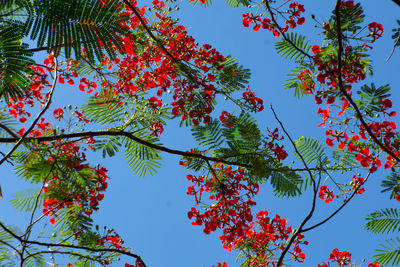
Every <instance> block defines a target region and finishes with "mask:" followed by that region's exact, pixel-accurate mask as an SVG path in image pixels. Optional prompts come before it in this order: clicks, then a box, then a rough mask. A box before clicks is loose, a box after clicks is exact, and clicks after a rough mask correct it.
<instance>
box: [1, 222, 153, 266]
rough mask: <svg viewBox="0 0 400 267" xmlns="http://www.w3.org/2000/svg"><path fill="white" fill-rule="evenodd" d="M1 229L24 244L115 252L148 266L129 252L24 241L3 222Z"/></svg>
mask: <svg viewBox="0 0 400 267" xmlns="http://www.w3.org/2000/svg"><path fill="white" fill-rule="evenodd" d="M0 227H1V228H3V229H4V230H5V231H6V232H7V233H9V234H10V235H11V236H13V237H14V238H15V239H17V240H18V241H19V242H21V243H22V244H33V245H39V246H45V247H63V248H71V249H82V250H87V251H91V252H115V253H118V254H123V255H126V256H130V257H133V258H135V259H137V260H138V261H139V262H140V263H141V264H143V266H146V264H145V263H144V262H143V260H142V258H141V257H140V256H139V255H136V254H134V253H131V252H129V251H125V250H120V249H114V248H99V249H97V248H91V247H85V246H79V245H68V244H53V243H47V242H38V241H32V240H24V239H23V238H22V237H20V236H18V235H16V234H15V233H14V232H13V231H11V230H10V229H8V227H6V226H5V225H4V224H3V223H2V222H1V221H0Z"/></svg>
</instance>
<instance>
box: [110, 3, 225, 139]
mask: <svg viewBox="0 0 400 267" xmlns="http://www.w3.org/2000/svg"><path fill="white" fill-rule="evenodd" d="M132 5H134V6H135V7H136V5H137V3H136V2H133V3H132ZM163 6H164V2H162V1H153V8H154V10H155V15H156V16H155V18H156V21H155V22H154V24H153V25H152V27H155V28H157V31H158V32H159V33H160V35H159V38H161V39H162V40H160V41H162V43H163V46H164V48H165V50H164V49H162V48H160V47H159V46H158V44H156V43H153V44H146V45H145V46H143V45H142V44H141V40H139V39H136V37H135V36H133V35H132V36H125V37H124V38H122V37H121V39H122V40H123V42H124V46H125V52H126V55H125V57H124V58H123V59H121V60H116V61H114V63H115V65H116V66H117V67H118V73H117V74H118V82H117V83H115V85H113V87H114V88H115V91H114V94H115V95H116V96H117V97H119V98H121V99H123V98H124V95H128V96H131V95H135V94H137V93H139V92H146V91H148V90H150V89H152V90H156V94H157V96H151V97H150V99H149V102H150V105H151V106H152V107H154V108H159V107H161V105H162V101H163V99H162V98H161V97H162V96H163V93H164V92H167V91H171V92H173V96H172V98H173V101H172V102H171V103H170V104H171V105H172V107H173V109H172V114H173V115H174V116H182V120H186V119H190V120H191V121H192V123H193V124H195V125H198V124H199V123H200V122H203V123H205V124H207V123H208V122H209V121H210V120H211V118H210V116H209V114H210V113H211V112H212V110H213V105H212V101H213V99H214V98H215V95H216V93H217V91H216V88H215V86H214V85H213V82H214V79H215V77H214V75H213V74H212V72H211V71H212V70H221V69H222V68H224V65H223V61H224V60H225V58H224V57H223V56H222V55H221V54H220V53H219V52H217V51H216V50H215V49H212V48H211V46H210V45H207V44H205V45H202V46H198V45H196V43H195V39H194V38H192V37H191V36H189V35H188V33H187V31H186V29H185V27H184V26H182V25H178V24H177V23H176V21H175V20H173V19H172V18H170V17H167V16H165V15H161V12H162V10H161V8H162V7H163ZM127 10H129V8H128V9H127ZM137 10H138V11H139V12H140V13H141V14H142V15H144V14H145V12H146V7H143V8H141V9H137ZM127 14H128V15H129V16H130V18H131V19H130V20H129V21H128V22H124V25H123V26H124V27H126V28H127V29H128V28H129V29H138V28H143V27H144V26H143V25H142V22H141V21H139V20H137V17H136V16H135V15H132V14H131V11H125V12H123V13H121V16H122V15H127ZM144 22H145V23H147V20H145V19H144ZM138 47H141V48H140V49H138ZM167 51H168V52H167ZM184 62H189V63H190V64H192V66H189V65H185V66H184V64H186V63H184ZM110 64H112V63H110ZM192 67H194V68H196V70H197V71H198V74H193V73H194V72H192V71H191V70H190V68H192ZM182 74H183V75H182ZM186 76H187V77H186ZM200 98H201V101H199V99H200ZM160 132H161V131H160ZM160 132H159V133H160Z"/></svg>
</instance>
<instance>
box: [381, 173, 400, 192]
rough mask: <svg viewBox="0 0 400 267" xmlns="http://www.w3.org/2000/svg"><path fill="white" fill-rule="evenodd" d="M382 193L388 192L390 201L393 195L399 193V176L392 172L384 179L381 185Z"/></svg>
mask: <svg viewBox="0 0 400 267" xmlns="http://www.w3.org/2000/svg"><path fill="white" fill-rule="evenodd" d="M381 187H382V188H383V189H382V191H381V192H382V193H383V192H388V191H389V192H390V199H392V198H394V197H395V194H396V193H398V192H399V191H400V174H398V173H397V172H394V171H392V173H391V174H390V175H388V176H386V177H385V179H384V180H382V183H381Z"/></svg>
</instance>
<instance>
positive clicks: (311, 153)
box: [294, 136, 325, 164]
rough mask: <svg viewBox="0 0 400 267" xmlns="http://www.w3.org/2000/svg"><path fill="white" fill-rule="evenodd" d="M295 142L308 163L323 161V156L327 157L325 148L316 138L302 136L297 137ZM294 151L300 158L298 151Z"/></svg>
mask: <svg viewBox="0 0 400 267" xmlns="http://www.w3.org/2000/svg"><path fill="white" fill-rule="evenodd" d="M295 143H296V147H297V149H298V151H299V153H300V154H301V155H302V157H303V158H304V160H305V162H306V163H307V164H311V163H313V162H315V161H321V160H322V158H323V157H325V148H324V147H323V146H322V145H321V144H320V142H319V141H318V140H316V139H314V138H310V137H304V136H302V137H300V138H299V139H297V140H296V141H295ZM294 153H295V155H296V157H297V158H299V159H300V156H299V155H298V154H297V153H296V152H294Z"/></svg>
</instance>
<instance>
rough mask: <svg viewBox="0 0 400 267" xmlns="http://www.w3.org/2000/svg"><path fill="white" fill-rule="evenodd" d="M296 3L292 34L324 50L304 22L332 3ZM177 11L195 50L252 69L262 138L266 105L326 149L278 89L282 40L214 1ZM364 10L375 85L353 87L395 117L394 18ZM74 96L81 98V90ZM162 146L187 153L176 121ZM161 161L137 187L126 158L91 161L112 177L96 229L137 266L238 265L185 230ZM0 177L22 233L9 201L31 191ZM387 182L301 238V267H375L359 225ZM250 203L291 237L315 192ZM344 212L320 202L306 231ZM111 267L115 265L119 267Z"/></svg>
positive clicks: (375, 183) (312, 116) (173, 166)
mask: <svg viewBox="0 0 400 267" xmlns="http://www.w3.org/2000/svg"><path fill="white" fill-rule="evenodd" d="M365 2H367V1H365ZM301 3H303V4H304V5H305V8H306V15H305V16H306V23H305V25H303V26H302V27H300V28H299V29H298V31H299V32H301V33H302V34H305V35H307V36H309V39H310V40H311V43H312V44H319V45H321V40H322V36H321V35H319V31H318V30H316V28H314V27H313V26H314V24H315V23H314V22H313V21H312V20H311V19H310V15H311V14H315V16H316V18H317V19H318V20H319V21H322V20H323V19H322V18H328V17H329V16H330V12H331V10H333V7H334V4H335V1H310V0H308V1H301ZM139 5H141V2H140V1H139ZM180 6H181V9H180V10H179V11H178V12H176V13H175V14H174V16H176V17H179V18H180V22H181V23H182V24H183V25H184V26H186V28H187V29H188V31H189V33H190V34H191V35H192V36H193V37H195V38H196V40H197V41H198V42H200V43H209V44H211V45H213V47H215V48H217V49H218V50H219V51H220V52H221V53H222V54H224V55H228V54H230V55H232V56H233V57H235V58H236V59H238V61H239V63H240V64H242V65H244V66H245V67H246V68H249V69H251V72H252V78H251V81H250V86H251V88H252V89H253V90H255V91H256V93H257V96H259V97H261V98H263V99H264V104H265V110H264V111H263V112H262V113H260V114H257V115H256V117H257V120H258V121H259V123H260V128H261V129H262V130H263V131H265V132H266V128H267V127H269V128H270V129H274V128H275V127H277V126H278V124H277V122H276V121H275V120H274V118H273V115H272V112H271V110H270V109H269V105H272V106H273V107H274V109H275V110H276V112H277V114H278V116H279V118H280V119H281V120H282V121H283V122H284V124H285V127H286V129H287V130H288V132H289V133H290V134H291V136H292V137H293V138H299V137H301V136H312V137H315V138H318V139H320V140H322V142H323V140H324V139H325V138H324V137H325V135H324V131H325V129H321V128H318V127H317V125H318V124H319V123H320V118H319V117H318V115H317V114H316V110H317V107H316V106H315V104H314V101H313V99H312V98H311V97H308V98H307V97H305V98H302V99H300V100H299V99H297V98H295V97H294V94H293V92H292V91H285V90H284V89H283V86H282V85H283V83H284V81H285V79H286V77H285V76H286V74H287V73H289V71H290V70H291V68H293V66H294V65H293V64H292V63H291V62H290V61H289V60H285V59H282V58H281V57H280V56H279V55H277V54H276V51H275V49H274V42H275V41H277V40H278V39H276V38H274V37H273V36H272V34H271V33H269V32H267V31H260V32H257V33H256V32H253V31H252V30H251V28H245V27H243V25H242V22H241V21H242V16H241V14H242V13H244V12H247V11H246V10H245V9H243V8H239V9H231V8H229V7H228V6H227V5H226V4H225V3H224V2H223V1H214V3H213V4H212V5H211V6H209V7H208V8H203V7H201V6H199V5H197V6H195V7H193V5H191V4H189V3H187V2H182V3H181V4H180ZM363 6H364V9H365V13H366V20H365V21H366V23H369V22H372V21H377V22H380V23H382V24H383V25H384V27H385V33H384V36H383V38H382V39H380V40H378V41H377V42H376V43H375V44H374V50H372V56H371V58H372V60H373V62H374V72H375V74H374V76H373V77H372V78H368V79H367V80H365V81H363V82H362V83H360V84H359V85H362V84H365V83H370V82H374V83H375V84H377V85H384V84H387V83H389V84H390V85H391V87H392V101H393V104H394V109H395V110H396V109H397V107H398V106H399V105H400V101H399V96H400V94H399V92H398V87H399V84H400V83H399V79H398V73H399V72H398V70H399V69H400V60H399V58H400V57H399V51H396V52H395V53H394V55H393V57H392V59H391V60H390V61H389V62H385V59H386V58H387V56H388V55H389V53H390V51H391V49H392V44H393V41H392V40H391V38H390V36H391V29H392V28H393V27H395V20H396V18H397V16H396V15H397V14H398V11H399V10H400V8H399V7H398V6H396V5H394V4H393V3H392V2H391V1H389V0H388V1H368V2H367V3H366V4H364V3H363ZM356 87H357V86H356ZM68 90H71V88H69V87H68V88H63V87H60V89H59V90H58V91H56V95H55V96H56V101H58V103H60V104H61V103H73V101H75V99H76V98H77V97H76V96H74V95H72V94H71V93H70V91H68ZM75 93H76V94H79V92H78V90H75V91H74V94H75ZM80 96H82V95H81V94H80ZM73 105H74V104H73ZM214 115H215V116H218V114H214ZM396 122H398V121H397V120H396ZM162 142H163V143H164V144H165V145H166V146H168V147H172V148H176V149H181V150H189V149H190V148H193V147H194V146H195V144H194V143H193V141H192V137H191V134H190V131H189V129H185V128H179V127H178V123H177V122H176V121H175V122H172V123H171V124H170V125H169V126H168V127H167V128H166V131H165V133H164V134H163V135H162ZM285 147H287V148H288V150H289V151H292V150H293V149H292V148H290V145H289V144H288V143H285ZM289 154H290V157H289V159H288V160H287V163H290V161H291V160H294V159H295V158H294V156H293V153H289ZM162 157H163V166H162V168H161V169H160V170H159V172H158V174H156V175H154V176H152V177H150V176H148V177H145V178H139V177H138V176H135V175H134V174H133V173H132V172H131V171H130V169H129V167H128V165H127V163H126V161H125V159H124V157H123V155H122V154H121V155H117V156H116V157H114V158H111V159H101V158H100V157H99V156H98V155H92V156H91V159H92V160H93V161H92V162H94V161H98V162H100V163H101V164H102V165H103V166H105V167H107V168H108V169H109V175H110V177H111V180H110V183H109V189H108V192H107V193H106V196H105V199H104V201H103V202H102V204H101V209H100V211H99V212H97V213H96V214H95V215H94V218H95V220H96V222H97V223H98V224H99V225H100V226H103V225H107V226H108V227H109V228H114V229H115V230H116V231H117V232H118V233H119V234H120V235H121V237H122V238H123V239H124V240H125V241H126V245H127V246H130V247H133V249H134V250H133V252H135V253H137V254H139V255H141V256H142V258H143V260H144V261H145V262H146V264H147V266H151V267H165V266H174V267H186V266H193V267H201V266H207V267H208V266H212V265H213V264H215V265H216V263H217V262H222V261H226V262H227V263H228V265H229V266H239V263H235V259H236V256H237V254H236V252H232V253H228V252H226V251H225V250H224V249H223V248H222V246H221V243H220V241H219V239H218V234H219V233H218V232H217V233H212V234H210V235H205V234H204V233H203V232H202V228H201V227H195V226H192V225H191V223H190V221H189V220H188V219H187V216H186V214H187V211H188V210H189V209H190V207H191V206H192V205H193V201H192V199H191V198H190V197H189V196H187V195H186V188H187V186H188V185H189V184H188V182H187V180H186V174H188V172H187V171H186V170H184V169H183V168H181V166H179V165H178V161H179V157H177V156H172V155H167V154H165V153H163V154H162ZM1 168H2V170H1V179H0V183H1V186H2V188H3V194H4V199H2V200H0V210H1V214H2V215H1V219H2V220H4V221H7V222H9V223H15V224H20V221H22V220H23V218H25V220H26V217H23V215H21V214H19V213H17V212H15V211H13V210H12V209H11V208H10V207H9V205H8V204H7V201H8V200H9V196H10V194H12V193H13V192H15V191H18V190H20V189H21V188H23V187H29V185H26V184H25V183H23V182H21V181H20V180H19V179H18V178H17V177H16V176H15V174H14V173H13V171H12V170H11V168H10V167H9V166H4V165H3V166H1ZM349 175H350V174H349ZM385 175H386V173H385V172H383V171H379V172H377V173H375V174H374V175H373V176H372V177H371V178H370V180H369V182H368V184H367V185H366V186H365V188H366V190H367V191H366V193H364V194H363V195H361V196H359V197H357V198H355V199H354V200H353V201H352V202H351V203H350V204H349V205H348V206H347V207H346V208H345V209H344V210H343V211H342V212H341V213H340V214H339V215H337V216H336V217H335V218H334V219H333V220H331V221H330V222H328V223H326V224H324V225H323V226H321V227H319V228H317V229H315V230H313V231H310V232H308V233H307V234H306V237H305V240H307V241H309V242H310V244H309V245H308V246H304V250H305V252H306V254H307V258H306V263H304V264H302V265H303V266H316V265H317V263H321V262H322V261H324V260H325V261H326V259H327V257H328V256H329V253H330V252H331V251H332V249H333V248H336V247H337V248H339V249H340V250H348V251H350V252H351V253H352V254H353V260H354V262H355V263H361V260H362V259H363V258H366V259H367V260H372V255H373V254H374V251H373V250H374V249H375V248H376V247H377V244H378V243H379V242H381V241H383V240H384V239H385V237H384V236H377V235H373V234H371V233H369V232H367V231H366V230H364V229H363V228H364V224H365V220H364V218H365V217H366V216H367V215H368V214H369V213H371V212H373V211H375V210H377V209H380V208H383V207H396V205H398V204H397V202H394V201H389V200H388V195H386V194H385V195H384V194H381V193H380V190H381V189H380V186H379V184H380V181H381V180H382V178H383V177H384V176H385ZM346 179H347V178H346ZM348 179H350V177H348ZM256 201H257V203H258V205H257V207H256V209H257V210H268V211H269V212H270V213H271V214H275V213H278V214H279V215H281V216H282V217H285V218H287V219H288V220H289V225H292V226H293V227H294V228H296V226H297V225H298V224H299V223H300V222H301V220H302V219H303V218H304V216H305V215H306V213H307V212H308V210H309V209H310V204H311V192H310V191H307V192H306V193H305V194H304V195H303V196H302V197H300V198H295V199H288V200H286V199H278V198H276V197H274V195H273V192H272V190H271V186H270V185H269V184H268V183H267V184H265V185H263V186H262V187H261V190H260V193H259V196H258V197H257V198H256ZM340 204H341V200H336V201H334V202H333V203H331V204H325V203H324V202H323V201H319V202H318V205H317V210H316V212H315V218H314V219H313V220H311V223H310V225H311V224H313V222H314V223H315V222H319V221H320V220H321V218H325V216H327V215H328V214H329V212H330V211H332V210H334V209H335V207H337V206H338V205H340ZM293 265H294V266H298V264H293ZM113 266H121V264H118V263H116V264H114V265H113Z"/></svg>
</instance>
